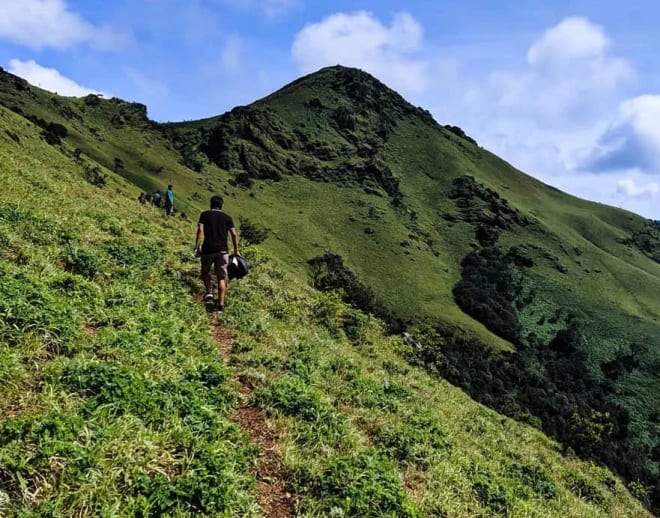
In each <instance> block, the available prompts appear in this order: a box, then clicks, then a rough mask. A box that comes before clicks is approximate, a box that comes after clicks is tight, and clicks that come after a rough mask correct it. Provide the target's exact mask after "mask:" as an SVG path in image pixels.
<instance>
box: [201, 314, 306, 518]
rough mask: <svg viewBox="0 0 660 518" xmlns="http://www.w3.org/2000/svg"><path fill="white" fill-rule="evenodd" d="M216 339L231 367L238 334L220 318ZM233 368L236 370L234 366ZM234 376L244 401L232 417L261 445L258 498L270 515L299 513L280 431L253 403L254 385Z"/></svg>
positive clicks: (283, 516) (283, 517)
mask: <svg viewBox="0 0 660 518" xmlns="http://www.w3.org/2000/svg"><path fill="white" fill-rule="evenodd" d="M210 322H211V329H212V333H213V338H214V339H215V341H216V343H217V344H218V348H219V349H220V351H221V352H222V355H223V357H224V359H225V363H226V364H227V366H229V367H230V368H231V354H232V347H233V344H234V338H235V335H234V334H233V333H232V332H231V331H230V330H228V329H225V328H223V327H222V326H221V325H220V324H219V323H218V320H217V318H216V317H212V318H211V319H210ZM232 371H233V369H232ZM232 377H233V379H234V380H235V381H236V382H237V383H238V385H239V392H240V393H241V399H242V401H241V403H240V405H239V406H238V408H237V409H236V410H235V411H234V413H233V414H232V415H231V416H230V419H231V420H232V421H233V422H234V423H236V424H237V425H238V426H240V428H241V430H243V432H245V433H246V434H247V435H248V437H249V438H250V442H251V443H252V444H253V445H255V446H257V447H258V448H259V451H260V452H261V455H260V457H259V460H258V461H257V463H256V465H255V466H254V468H253V470H252V474H253V475H254V477H255V478H256V480H257V501H258V503H259V505H260V506H261V509H262V510H263V513H264V516H266V517H268V518H288V517H293V516H295V502H294V497H293V496H292V493H291V491H290V490H289V487H288V484H287V482H286V473H285V470H284V464H283V462H282V458H281V456H280V454H279V451H278V449H277V434H276V433H275V431H274V430H273V427H272V425H271V424H270V423H269V421H268V419H267V417H266V413H265V412H264V410H262V409H260V408H254V407H251V406H250V405H249V400H250V394H251V393H252V390H253V387H251V386H250V385H249V384H247V383H244V382H241V380H240V379H239V377H238V376H237V375H236V373H235V372H234V373H233V376H232Z"/></svg>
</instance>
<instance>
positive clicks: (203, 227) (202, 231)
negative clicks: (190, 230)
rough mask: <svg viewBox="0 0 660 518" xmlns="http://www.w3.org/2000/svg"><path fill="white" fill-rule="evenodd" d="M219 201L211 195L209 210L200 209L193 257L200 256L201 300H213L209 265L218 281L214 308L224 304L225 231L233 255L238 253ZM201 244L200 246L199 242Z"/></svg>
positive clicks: (230, 224) (230, 222) (233, 230)
mask: <svg viewBox="0 0 660 518" xmlns="http://www.w3.org/2000/svg"><path fill="white" fill-rule="evenodd" d="M222 204H223V200H222V198H221V197H220V196H213V197H212V198H211V210H207V211H206V212H202V213H201V214H200V216H199V223H198V224H197V237H196V238H195V250H194V254H195V256H198V257H199V256H201V263H202V268H201V278H202V281H204V287H205V288H206V293H205V295H204V301H205V302H211V301H212V300H213V285H212V283H211V266H213V267H214V271H215V275H216V277H217V280H218V304H219V306H218V309H219V310H220V311H222V310H223V309H224V307H225V294H226V293H227V282H226V280H225V279H226V277H227V264H228V263H229V255H228V254H229V247H228V246H227V234H231V240H232V243H233V245H234V254H235V255H238V234H237V233H236V228H235V227H234V221H233V220H232V219H231V216H229V215H228V214H226V213H224V212H223V211H222ZM202 239H203V240H204V241H203V244H202V245H201V248H200V243H201V242H202Z"/></svg>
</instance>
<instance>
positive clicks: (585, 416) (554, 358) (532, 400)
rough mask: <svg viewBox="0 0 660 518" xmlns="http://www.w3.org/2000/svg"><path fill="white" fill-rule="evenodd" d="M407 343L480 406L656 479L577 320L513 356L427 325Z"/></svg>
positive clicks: (631, 476) (633, 474) (625, 471)
mask: <svg viewBox="0 0 660 518" xmlns="http://www.w3.org/2000/svg"><path fill="white" fill-rule="evenodd" d="M408 342H409V343H410V344H411V345H413V344H414V345H413V347H412V348H411V354H412V360H413V362H415V363H418V364H420V365H422V366H424V367H426V368H427V369H428V370H430V371H431V372H434V373H436V374H438V375H440V376H442V377H443V378H446V379H447V380H448V381H449V382H451V383H453V384H455V385H457V386H459V387H461V388H463V389H464V390H466V391H467V392H468V393H469V394H470V395H471V396H472V397H474V398H475V399H476V400H477V401H480V402H482V403H484V404H487V405H489V406H491V407H493V408H495V409H496V410H497V411H499V412H501V413H504V414H506V415H509V416H511V417H513V418H515V419H518V420H520V421H524V422H528V423H530V424H536V425H537V426H540V427H541V428H542V429H543V430H544V431H545V432H546V433H547V434H548V435H551V436H553V437H555V438H557V439H558V440H559V441H560V442H561V443H562V444H563V445H564V451H565V452H567V451H568V449H569V448H571V449H572V450H574V451H575V452H576V453H577V454H579V455H581V456H583V457H586V458H590V459H594V460H596V461H599V462H602V463H604V464H606V465H608V466H610V467H612V468H613V469H615V470H616V471H617V472H618V473H619V474H620V475H622V476H623V477H625V478H626V479H628V480H630V481H633V480H637V479H641V480H645V481H647V483H651V484H654V483H655V481H656V480H657V475H656V474H655V472H654V469H653V462H654V461H653V456H652V455H651V454H649V453H648V451H647V450H648V447H647V446H644V445H643V444H640V443H639V442H637V441H635V440H633V436H632V435H631V433H630V427H629V425H630V417H629V414H628V411H627V410H626V409H625V408H623V407H622V406H621V405H620V404H618V403H617V402H616V399H615V397H614V396H615V392H614V388H613V385H612V384H611V381H610V380H609V379H607V378H603V377H602V375H600V374H599V373H598V372H595V371H594V370H593V369H592V367H591V365H590V362H589V359H588V356H587V354H586V346H585V340H584V330H583V326H582V325H581V324H580V323H579V322H578V321H575V320H573V321H571V322H570V323H569V324H568V326H567V327H566V328H565V329H562V330H560V331H558V332H557V333H556V335H555V337H554V338H553V339H552V340H551V341H550V343H549V344H544V343H542V342H541V341H540V340H538V339H536V338H534V337H528V338H527V339H526V340H525V341H520V342H519V346H518V349H517V350H516V351H514V352H506V353H502V352H500V353H493V352H489V351H488V350H487V349H486V348H485V346H484V345H483V344H482V343H480V342H479V341H478V340H476V339H475V338H473V337H470V336H468V335H466V334H464V333H462V332H460V331H456V330H453V331H450V330H446V329H443V328H438V327H433V326H428V325H425V326H419V327H417V328H416V329H415V330H414V333H413V335H410V336H409V338H408ZM623 364H625V362H623V363H622V364H621V365H623ZM607 365H608V367H607V368H608V369H615V370H616V369H620V368H625V367H620V366H619V364H618V363H616V364H615V365H611V364H607ZM645 451H647V453H646V454H645V453H644V452H645ZM521 476H525V477H527V476H529V477H533V476H534V475H533V474H527V475H524V474H522V475H521ZM548 491H550V490H548ZM580 491H586V489H584V490H583V489H580ZM652 498H653V497H652Z"/></svg>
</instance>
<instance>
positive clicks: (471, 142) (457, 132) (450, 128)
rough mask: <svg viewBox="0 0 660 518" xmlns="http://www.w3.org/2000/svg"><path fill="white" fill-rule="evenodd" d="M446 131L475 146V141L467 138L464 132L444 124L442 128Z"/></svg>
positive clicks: (456, 127)
mask: <svg viewBox="0 0 660 518" xmlns="http://www.w3.org/2000/svg"><path fill="white" fill-rule="evenodd" d="M443 127H444V128H445V129H446V130H447V131H450V132H452V133H453V134H454V135H456V136H457V137H460V138H462V139H463V140H467V141H468V142H469V143H470V144H474V145H475V146H476V145H477V141H476V140H474V139H473V138H472V137H470V136H468V135H467V134H466V133H465V131H463V130H462V129H461V128H459V127H458V126H452V125H450V124H445V125H444V126H443Z"/></svg>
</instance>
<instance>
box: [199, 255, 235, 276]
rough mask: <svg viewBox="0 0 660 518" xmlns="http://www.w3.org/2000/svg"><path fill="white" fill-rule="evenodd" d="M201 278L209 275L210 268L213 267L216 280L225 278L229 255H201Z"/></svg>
mask: <svg viewBox="0 0 660 518" xmlns="http://www.w3.org/2000/svg"><path fill="white" fill-rule="evenodd" d="M201 259H202V278H204V277H206V276H207V275H209V274H210V273H211V266H214V270H213V271H214V272H215V275H216V277H217V278H218V279H226V278H227V265H228V264H229V254H228V253H227V252H217V253H215V254H203V255H202V258H201Z"/></svg>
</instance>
